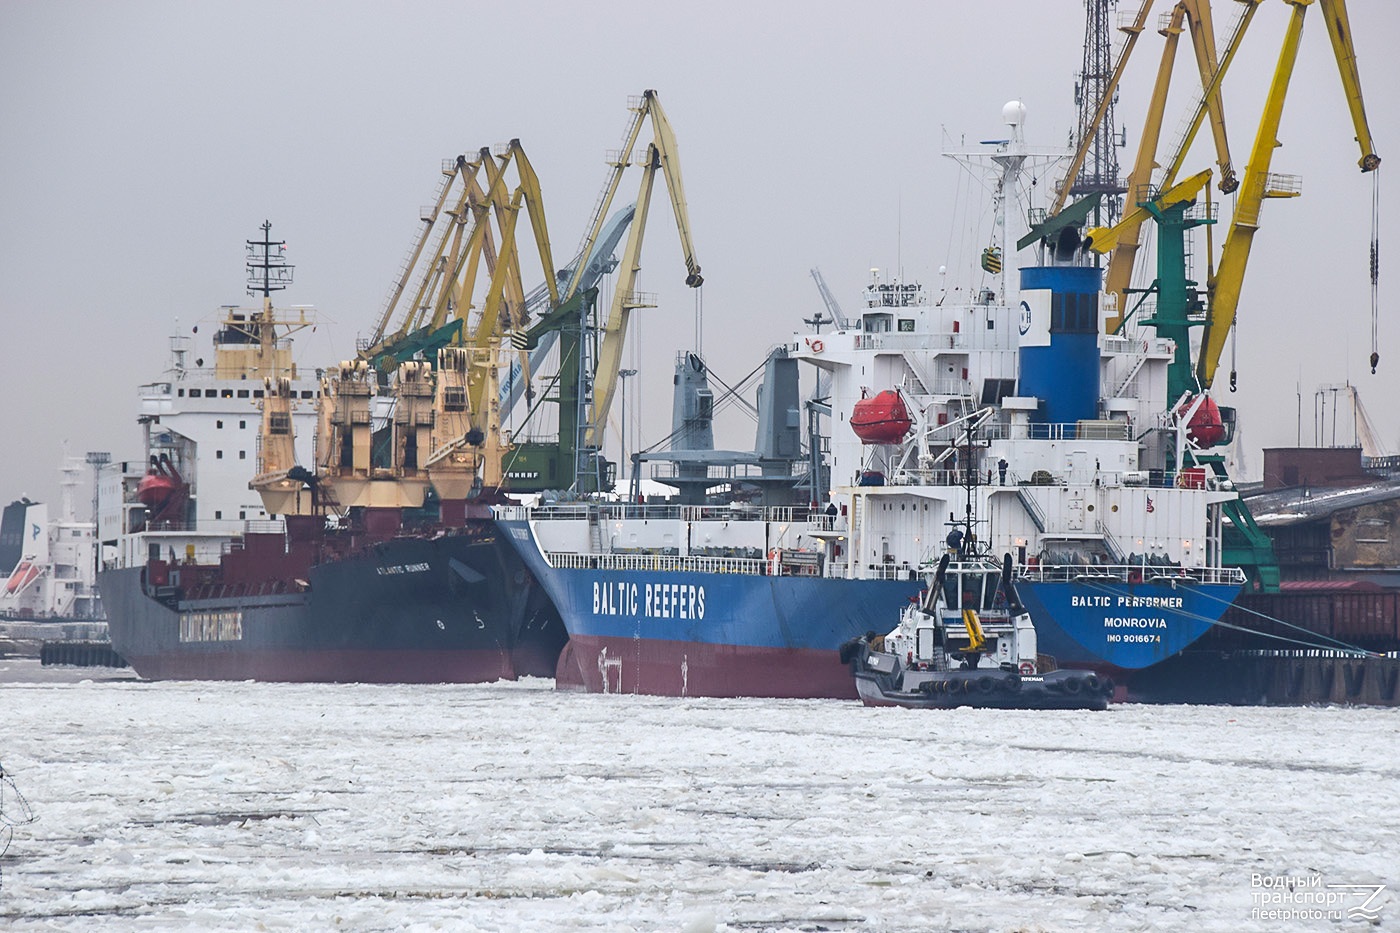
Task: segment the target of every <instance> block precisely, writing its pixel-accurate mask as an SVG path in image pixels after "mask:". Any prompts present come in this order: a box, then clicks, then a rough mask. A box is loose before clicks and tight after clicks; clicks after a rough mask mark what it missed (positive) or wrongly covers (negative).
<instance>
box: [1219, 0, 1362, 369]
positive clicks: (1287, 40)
mask: <svg viewBox="0 0 1400 933" xmlns="http://www.w3.org/2000/svg"><path fill="white" fill-rule="evenodd" d="M1284 2H1286V3H1288V4H1289V5H1290V6H1291V7H1292V11H1291V15H1290V18H1289V22H1288V28H1287V30H1286V31H1285V32H1284V38H1283V47H1282V48H1281V49H1280V51H1279V58H1278V66H1277V67H1276V68H1275V69H1274V77H1273V81H1272V83H1271V84H1270V86H1269V94H1268V97H1267V98H1266V100H1265V103H1264V113H1263V115H1262V117H1261V118H1260V121H1259V130H1258V132H1257V133H1256V134H1255V137H1254V148H1253V149H1252V150H1251V151H1250V155H1249V164H1248V165H1247V166H1246V167H1245V173H1244V181H1243V183H1242V184H1241V186H1240V195H1239V198H1238V201H1237V203H1236V205H1235V212H1234V217H1233V218H1232V219H1231V222H1230V229H1229V232H1228V233H1227V234H1226V236H1225V245H1224V247H1223V248H1222V249H1221V254H1220V266H1219V269H1218V270H1217V271H1216V274H1215V280H1214V281H1213V282H1211V283H1209V288H1210V294H1211V301H1210V313H1209V314H1208V315H1207V317H1206V324H1205V329H1204V331H1203V333H1202V335H1201V352H1200V356H1199V357H1198V359H1197V362H1196V375H1197V378H1198V379H1199V380H1200V383H1201V385H1202V387H1204V388H1210V385H1211V383H1212V382H1213V381H1214V379H1215V372H1216V369H1217V368H1218V367H1219V365H1220V356H1221V353H1222V352H1223V351H1224V349H1225V340H1226V338H1227V337H1228V335H1229V333H1230V328H1231V327H1233V326H1234V323H1235V315H1236V311H1237V309H1238V307H1239V300H1240V290H1241V287H1242V286H1243V284H1244V273H1245V268H1246V267H1247V266H1248V264H1249V252H1250V248H1251V247H1252V246H1253V244H1254V234H1255V233H1256V232H1257V231H1258V229H1259V211H1260V207H1261V206H1262V205H1263V202H1264V199H1265V198H1278V197H1297V196H1298V194H1299V193H1300V188H1299V186H1298V184H1297V179H1295V178H1288V177H1282V176H1274V175H1271V174H1270V168H1271V167H1272V165H1273V154H1274V150H1275V149H1277V148H1278V147H1279V146H1280V145H1282V144H1281V143H1280V142H1279V139H1278V131H1279V123H1280V121H1281V120H1282V117H1283V105H1284V100H1285V98H1286V96H1287V94H1288V85H1289V82H1290V80H1291V79H1292V77H1293V67H1294V64H1295V62H1296V61H1297V58H1298V45H1299V40H1300V39H1301V38H1302V34H1303V20H1304V14H1306V13H1307V9H1308V7H1309V6H1312V5H1313V3H1314V2H1317V3H1319V4H1320V5H1321V6H1322V10H1323V14H1324V15H1325V17H1326V19H1327V26H1328V31H1329V32H1330V33H1331V35H1332V48H1333V52H1334V54H1335V55H1336V58H1337V67H1338V69H1339V70H1340V72H1341V76H1342V86H1343V88H1344V90H1345V91H1346V95H1347V101H1348V107H1349V109H1350V111H1351V117H1352V122H1353V124H1354V126H1355V127H1356V139H1357V142H1358V143H1359V144H1360V146H1361V160H1360V163H1359V164H1360V166H1361V170H1362V171H1363V172H1366V171H1372V170H1374V169H1375V168H1376V167H1378V166H1379V165H1380V157H1379V156H1378V155H1376V153H1375V150H1374V149H1373V147H1372V141H1371V131H1370V127H1369V126H1368V125H1367V122H1366V111H1365V108H1364V107H1363V106H1362V102H1361V79H1360V76H1359V74H1358V73H1357V70H1356V53H1355V51H1354V50H1353V48H1352V45H1351V31H1350V26H1349V23H1348V19H1347V11H1346V2H1345V0H1284Z"/></svg>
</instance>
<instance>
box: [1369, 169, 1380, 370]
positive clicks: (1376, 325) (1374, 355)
mask: <svg viewBox="0 0 1400 933" xmlns="http://www.w3.org/2000/svg"><path fill="white" fill-rule="evenodd" d="M1380 216H1381V173H1380V172H1379V171H1373V172H1372V173H1371V375H1373V376H1374V375H1375V374H1376V364H1377V363H1379V362H1380V360H1381V353H1380V278H1381V260H1380V245H1381V242H1380V241H1381V233H1380V222H1381V220H1380Z"/></svg>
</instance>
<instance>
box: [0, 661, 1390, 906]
mask: <svg viewBox="0 0 1400 933" xmlns="http://www.w3.org/2000/svg"><path fill="white" fill-rule="evenodd" d="M9 664H10V668H11V670H10V673H9V674H6V673H5V671H3V670H0V680H5V679H7V678H8V679H10V680H15V679H20V680H23V679H25V678H24V677H22V676H18V677H17V676H16V675H15V672H14V670H13V668H14V664H13V662H9ZM19 673H20V674H21V675H22V674H23V673H24V672H23V671H20V672H19ZM82 676H92V677H94V678H95V679H94V680H93V681H88V682H73V683H60V682H53V679H52V678H48V680H49V682H5V683H0V763H3V765H4V768H5V770H6V771H7V772H8V773H9V775H10V776H11V777H12V778H13V779H14V781H15V783H16V786H17V787H18V789H19V790H20V791H21V792H22V793H23V794H24V795H25V797H26V798H27V799H28V801H29V803H30V805H31V806H32V808H33V810H34V812H35V814H36V815H37V820H36V821H35V822H33V823H29V824H25V825H20V826H17V827H15V828H14V838H13V841H12V843H11V846H10V851H9V854H8V856H6V857H5V859H3V861H0V867H2V868H3V871H4V876H3V887H0V926H3V927H5V928H6V929H7V930H16V931H21V930H41V929H42V930H48V929H55V928H62V929H101V930H103V931H109V930H155V929H160V930H170V929H175V930H201V931H203V930H240V931H243V930H255V929H257V930H297V931H300V930H329V929H346V930H452V931H516V930H565V931H568V930H607V931H628V930H648V931H650V930H657V931H679V930H688V931H708V930H719V931H754V930H765V931H766V930H792V931H796V930H859V931H867V930H868V931H927V930H948V929H956V930H1147V929H1154V930H1172V929H1180V930H1186V929H1189V930H1220V931H1237V930H1256V929H1257V930H1306V929H1350V928H1367V925H1366V924H1364V923H1360V922H1356V921H1348V920H1343V921H1329V920H1317V919H1311V920H1298V919H1292V920H1287V921H1280V920H1267V919H1263V918H1262V917H1261V916H1260V915H1257V914H1253V913H1252V911H1253V910H1255V909H1256V908H1258V909H1279V907H1278V901H1277V900H1274V901H1272V902H1270V901H1268V900H1266V899H1265V898H1266V897H1274V896H1276V895H1277V894H1278V892H1279V891H1280V890H1281V889H1278V888H1274V887H1265V883H1266V882H1265V880H1264V877H1263V876H1268V877H1269V878H1271V879H1272V878H1273V877H1274V876H1280V875H1287V876H1296V877H1298V878H1302V879H1304V883H1305V884H1307V883H1313V882H1309V881H1308V879H1316V882H1315V883H1317V884H1319V885H1320V886H1321V887H1319V888H1318V889H1317V890H1322V891H1324V892H1328V891H1341V890H1342V889H1327V888H1326V887H1325V885H1327V884H1330V883H1338V884H1369V885H1377V884H1385V885H1388V886H1389V887H1388V888H1387V889H1386V890H1385V891H1384V892H1382V894H1381V896H1380V898H1379V900H1378V901H1375V902H1373V903H1372V905H1371V906H1372V907H1373V908H1374V907H1376V906H1377V905H1379V907H1380V918H1381V919H1380V928H1382V929H1397V928H1400V899H1396V898H1395V897H1394V893H1395V891H1396V890H1397V889H1400V876H1397V868H1396V865H1397V863H1396V861H1395V853H1397V852H1400V815H1397V812H1396V809H1395V801H1396V800H1397V799H1400V751H1397V747H1398V746H1397V741H1396V740H1397V737H1400V711H1396V710H1393V709H1388V710H1379V709H1339V708H1301V709H1300V708H1287V709H1279V708H1275V709H1264V708H1228V707H1185V706H1167V707H1153V706H1120V707H1115V708H1112V709H1110V710H1109V711H1108V712H1106V713H1091V712H1071V713H1047V712H995V711H972V710H959V711H910V710H899V709H866V708H863V707H861V706H860V705H859V704H856V703H852V702H840V701H790V700H784V701H778V700H712V699H705V700H675V699H663V698H648V697H630V696H592V695H583V694H577V693H556V692H554V690H553V689H552V683H551V682H549V681H531V682H525V683H520V684H501V685H483V686H469V687H462V686H440V687H423V686H403V687H393V686H389V687H385V686H360V685H344V686H326V685H268V684H254V683H228V684H216V683H155V684H152V683H143V682H135V681H130V680H125V681H123V680H114V681H102V680H100V679H98V678H101V677H103V676H105V675H102V674H96V673H94V674H84V675H82ZM41 679H44V678H39V677H35V678H33V680H41ZM74 679H76V676H75V678H74ZM0 803H3V805H4V808H5V812H6V813H7V814H11V815H12V813H13V806H12V804H13V799H12V798H10V797H6V798H4V800H3V801H0ZM1255 875H1259V876H1261V877H1260V878H1257V879H1256V878H1255V877H1254V876H1255ZM1303 890H1305V891H1307V890H1312V889H1306V888H1305V889H1303ZM1345 897H1346V900H1344V901H1341V902H1339V903H1340V904H1341V906H1342V907H1349V906H1352V905H1356V904H1361V903H1362V900H1363V899H1362V897H1361V896H1360V895H1358V894H1355V893H1352V892H1351V891H1350V890H1347V891H1346V892H1345ZM1293 909H1297V908H1296V906H1295V907H1294V908H1293Z"/></svg>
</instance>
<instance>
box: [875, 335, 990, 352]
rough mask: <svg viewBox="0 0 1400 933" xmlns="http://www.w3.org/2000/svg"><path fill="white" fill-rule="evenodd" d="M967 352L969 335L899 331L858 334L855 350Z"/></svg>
mask: <svg viewBox="0 0 1400 933" xmlns="http://www.w3.org/2000/svg"><path fill="white" fill-rule="evenodd" d="M930 343H932V349H939V350H966V349H967V335H966V334H963V333H960V332H959V333H952V332H946V333H942V334H901V333H899V332H897V331H884V332H881V333H878V334H856V335H855V340H854V348H855V349H857V350H900V351H903V350H928V349H930Z"/></svg>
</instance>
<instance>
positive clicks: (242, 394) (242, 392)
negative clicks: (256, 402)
mask: <svg viewBox="0 0 1400 933" xmlns="http://www.w3.org/2000/svg"><path fill="white" fill-rule="evenodd" d="M238 397H239V398H247V397H248V390H247V389H239V390H238Z"/></svg>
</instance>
